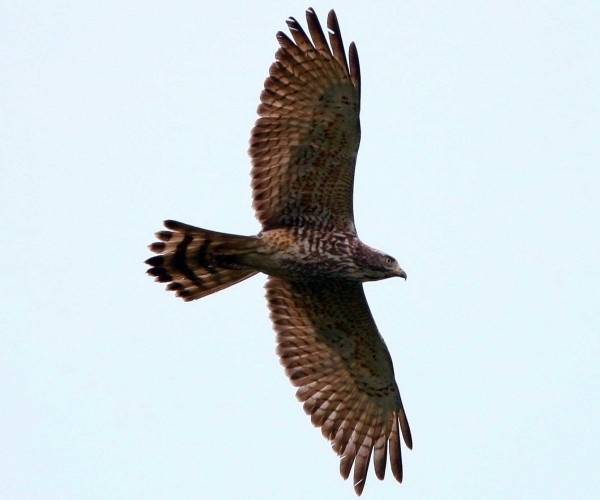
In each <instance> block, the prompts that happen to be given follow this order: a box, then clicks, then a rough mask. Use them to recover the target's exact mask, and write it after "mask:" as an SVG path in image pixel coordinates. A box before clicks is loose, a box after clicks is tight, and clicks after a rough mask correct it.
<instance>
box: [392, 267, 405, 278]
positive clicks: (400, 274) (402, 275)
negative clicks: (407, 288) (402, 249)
mask: <svg viewBox="0 0 600 500" xmlns="http://www.w3.org/2000/svg"><path fill="white" fill-rule="evenodd" d="M394 276H398V277H399V278H404V281H406V273H405V272H404V269H402V268H401V267H400V266H398V265H397V266H396V269H394Z"/></svg>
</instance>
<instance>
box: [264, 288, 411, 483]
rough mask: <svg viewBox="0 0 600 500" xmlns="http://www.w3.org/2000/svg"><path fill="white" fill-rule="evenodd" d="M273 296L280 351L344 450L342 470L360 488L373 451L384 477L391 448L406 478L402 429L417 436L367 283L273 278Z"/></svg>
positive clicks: (307, 405)
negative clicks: (368, 296) (369, 299)
mask: <svg viewBox="0 0 600 500" xmlns="http://www.w3.org/2000/svg"><path fill="white" fill-rule="evenodd" d="M267 300H268V302H269V308H270V310H271V318H272V320H273V323H274V325H275V330H276V331H277V344H278V346H277V352H278V354H279V356H280V358H281V362H282V364H283V366H284V367H285V369H286V372H287V374H288V376H289V377H290V379H291V381H292V383H293V384H294V385H295V386H297V387H299V389H298V392H297V393H296V395H297V397H298V399H300V400H301V401H304V410H305V411H306V412H307V413H308V414H310V415H311V419H312V422H313V424H315V425H316V426H318V427H321V431H322V433H323V435H324V436H325V437H326V438H328V439H329V440H331V441H332V446H333V449H334V450H335V451H336V452H337V453H338V455H341V457H342V458H341V462H340V472H341V474H342V476H343V477H344V478H347V477H348V476H349V475H350V469H351V468H352V465H353V464H354V488H355V490H356V492H357V493H358V494H360V493H361V492H362V489H363V487H364V483H365V479H366V477H367V471H368V467H369V461H370V459H371V454H372V453H374V465H375V473H376V475H377V477H378V478H379V479H383V477H384V474H385V468H386V461H387V455H388V452H389V457H390V465H391V469H392V473H393V474H394V477H395V478H396V479H397V480H398V481H402V459H401V454H400V437H399V428H400V431H401V433H402V436H403V438H404V442H405V443H406V446H408V447H409V448H412V438H411V434H410V429H409V426H408V421H407V419H406V414H405V413H404V408H403V406H402V401H401V400H400V393H399V392H398V387H397V386H396V382H395V380H394V369H393V367H392V360H391V358H390V355H389V352H388V350H387V348H386V346H385V343H384V341H383V339H382V338H381V336H380V335H379V332H378V331H377V327H376V326H375V322H374V321H373V317H372V316H371V312H370V310H369V305H368V304H367V300H366V298H365V295H364V292H363V288H362V285H361V284H360V283H352V282H348V281H341V280H339V281H336V280H327V281H318V282H309V281H303V282H289V281H286V280H282V279H280V278H275V277H269V281H268V283H267Z"/></svg>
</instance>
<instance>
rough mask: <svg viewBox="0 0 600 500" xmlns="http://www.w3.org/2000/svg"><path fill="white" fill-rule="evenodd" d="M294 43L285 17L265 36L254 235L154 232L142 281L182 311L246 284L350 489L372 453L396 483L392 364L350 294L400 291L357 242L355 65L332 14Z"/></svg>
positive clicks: (402, 418) (386, 267) (360, 297)
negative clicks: (271, 43)
mask: <svg viewBox="0 0 600 500" xmlns="http://www.w3.org/2000/svg"><path fill="white" fill-rule="evenodd" d="M306 20H307V24H308V32H309V34H310V35H309V34H307V33H306V32H305V31H304V30H303V29H302V27H301V26H300V24H299V23H298V21H296V19H294V18H289V19H288V20H287V25H288V27H289V29H290V32H291V35H292V38H289V37H288V36H287V35H286V34H284V33H283V32H281V31H280V32H278V33H277V41H278V42H279V46H280V47H279V50H278V51H277V53H276V54H275V62H274V63H273V64H272V65H271V67H270V69H269V77H268V78H267V79H266V81H265V84H264V90H263V91H262V94H261V95H260V105H259V107H258V115H259V118H258V120H257V121H256V125H255V126H254V128H253V129H252V134H251V137H250V156H251V158H252V193H253V199H254V203H253V206H254V209H255V210H256V215H257V218H258V219H259V221H260V223H261V224H262V230H261V231H260V233H258V235H257V236H238V235H233V234H226V233H219V232H216V231H209V230H207V229H201V228H198V227H194V226H189V225H187V224H183V223H181V222H176V221H172V220H167V221H165V223H164V224H165V226H166V228H167V230H163V231H159V232H158V233H156V236H157V239H158V240H160V241H157V242H155V243H152V244H151V245H150V250H152V251H153V252H155V253H156V254H158V255H156V256H154V257H151V258H149V259H148V260H147V261H146V263H147V264H148V265H149V266H150V269H149V270H148V274H150V275H151V276H154V277H155V278H156V281H159V282H164V283H168V285H167V290H172V291H174V292H175V293H176V295H177V296H178V297H181V298H182V299H183V300H186V301H190V300H195V299H199V298H201V297H204V296H206V295H209V294H211V293H214V292H217V291H219V290H222V289H224V288H227V287H229V286H231V285H233V284H235V283H238V282H240V281H242V280H245V279H247V278H249V277H250V276H253V275H255V274H257V273H259V272H262V273H264V274H266V275H268V281H267V285H266V289H267V294H266V295H267V301H268V305H269V308H270V311H271V319H272V320H273V325H274V328H275V331H276V332H277V353H278V355H279V357H280V359H281V363H282V364H283V366H284V367H285V370H286V373H287V375H288V376H289V378H290V380H291V382H292V384H294V385H295V386H296V387H297V388H298V391H297V393H296V394H297V397H298V399H299V400H300V401H303V402H304V410H305V411H306V413H308V414H309V415H310V417H311V420H312V422H313V424H314V425H316V426H318V427H320V428H321V431H322V433H323V435H324V436H325V437H326V438H327V439H329V440H330V441H331V443H332V447H333V449H334V450H335V451H336V452H337V453H338V455H340V456H341V462H340V472H341V474H342V476H343V477H344V478H348V476H349V475H350V471H351V469H352V467H354V472H353V479H354V489H355V491H356V493H357V494H359V495H360V493H361V492H362V490H363V487H364V484H365V479H366V477H367V471H368V468H369V462H370V460H371V455H373V461H374V468H375V474H376V476H377V477H378V478H379V479H383V477H384V474H385V469H386V462H387V458H388V455H389V462H390V467H391V470H392V474H393V475H394V477H395V478H396V479H397V480H398V481H402V459H401V454H400V434H402V437H403V439H404V442H405V444H406V446H407V447H408V448H412V438H411V434H410V429H409V426H408V421H407V419H406V414H405V412H404V407H403V406H402V401H401V399H400V393H399V392H398V387H397V385H396V381H395V380H394V369H393V366H392V359H391V357H390V354H389V352H388V350H387V348H386V346H385V343H384V341H383V339H382V338H381V335H380V334H379V332H378V330H377V327H376V326H375V322H374V320H373V316H372V315H371V312H370V310H369V306H368V304H367V300H366V298H365V294H364V291H363V286H362V283H363V282H365V281H373V280H381V279H385V278H390V277H392V276H400V277H402V278H404V279H406V273H405V272H404V271H403V270H402V269H401V267H400V266H399V265H398V263H397V262H396V260H395V259H394V258H393V257H391V256H389V255H387V254H385V253H383V252H380V251H378V250H375V249H373V248H371V247H369V246H367V245H365V244H364V243H362V242H361V241H360V239H359V238H358V236H357V233H356V228H355V226H354V216H353V207H352V195H353V193H352V191H353V182H354V166H355V163H356V155H357V152H358V145H359V142H360V122H359V111H360V67H359V63H358V53H357V51H356V46H355V45H354V43H351V44H350V49H349V52H348V55H349V57H348V59H346V53H345V50H344V45H343V42H342V36H341V33H340V28H339V26H338V21H337V18H336V15H335V12H334V11H330V12H329V15H328V17H327V28H328V35H329V43H328V42H327V38H326V37H325V34H324V33H323V30H322V29H321V25H320V24H319V20H318V19H317V16H316V14H315V12H314V10H313V9H308V10H307V12H306Z"/></svg>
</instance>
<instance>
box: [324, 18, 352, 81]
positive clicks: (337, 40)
mask: <svg viewBox="0 0 600 500" xmlns="http://www.w3.org/2000/svg"><path fill="white" fill-rule="evenodd" d="M327 28H328V29H329V43H330V44H331V50H332V52H333V57H335V58H336V59H337V61H338V62H339V63H340V64H341V65H342V67H343V68H344V69H345V70H346V73H350V71H349V70H348V61H346V52H345V51H344V41H343V40H342V33H341V31H340V25H339V23H338V20H337V16H336V15H335V11H334V10H333V9H331V10H330V11H329V14H328V15H327Z"/></svg>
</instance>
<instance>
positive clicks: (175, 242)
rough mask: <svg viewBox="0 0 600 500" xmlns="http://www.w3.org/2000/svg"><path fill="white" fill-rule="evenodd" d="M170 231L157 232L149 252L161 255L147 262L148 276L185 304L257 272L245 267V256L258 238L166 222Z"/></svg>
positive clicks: (254, 247)
mask: <svg viewBox="0 0 600 500" xmlns="http://www.w3.org/2000/svg"><path fill="white" fill-rule="evenodd" d="M164 224H165V227H166V228H167V229H169V230H170V231H159V232H158V233H156V237H157V238H158V239H159V240H160V241H156V242H154V243H152V244H151V245H149V248H150V250H152V251H153V252H155V253H158V254H160V255H156V256H154V257H150V258H149V259H148V260H146V264H148V265H149V266H151V267H150V269H148V271H147V273H148V274H149V275H151V276H155V278H156V281H159V282H161V283H168V285H167V290H172V291H174V292H175V294H176V295H177V296H178V297H181V298H182V299H183V300H185V301H190V300H195V299H199V298H201V297H205V296H206V295H210V294H211V293H214V292H218V291H219V290H223V289H224V288H227V287H228V286H231V285H234V284H235V283H239V282H240V281H242V280H245V279H246V278H249V277H250V276H253V275H254V274H256V273H257V271H256V270H255V269H252V268H249V267H247V266H244V264H243V263H242V262H243V260H244V256H245V255H248V254H249V253H252V252H253V251H254V250H255V249H256V248H257V238H255V237H253V236H238V235H235V234H226V233H218V232H216V231H209V230H207V229H201V228H199V227H194V226H189V225H187V224H183V223H181V222H177V221H173V220H167V221H165V222H164Z"/></svg>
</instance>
